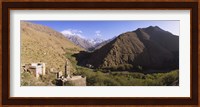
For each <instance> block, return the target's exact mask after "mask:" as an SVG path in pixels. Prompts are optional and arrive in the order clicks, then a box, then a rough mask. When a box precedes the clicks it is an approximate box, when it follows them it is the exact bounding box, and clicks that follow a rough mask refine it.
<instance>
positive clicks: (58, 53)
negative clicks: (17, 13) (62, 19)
mask: <svg viewBox="0 0 200 107" xmlns="http://www.w3.org/2000/svg"><path fill="white" fill-rule="evenodd" d="M80 50H82V49H81V48H79V47H78V46H76V45H74V44H73V43H72V42H70V41H69V40H68V39H66V38H65V37H64V36H63V35H62V34H61V33H59V32H56V31H54V30H52V29H50V28H48V27H45V26H41V25H37V24H32V23H29V22H21V64H25V63H33V62H39V61H42V62H44V63H46V66H47V67H48V68H55V69H57V70H61V71H64V64H65V60H66V57H65V53H66V51H67V52H68V53H77V52H79V51H80ZM71 68H72V67H71ZM72 70H73V68H72Z"/></svg>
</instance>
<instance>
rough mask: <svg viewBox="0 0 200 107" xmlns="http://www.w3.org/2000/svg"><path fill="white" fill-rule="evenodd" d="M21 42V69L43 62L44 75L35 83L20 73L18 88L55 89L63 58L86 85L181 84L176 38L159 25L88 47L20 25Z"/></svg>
mask: <svg viewBox="0 0 200 107" xmlns="http://www.w3.org/2000/svg"><path fill="white" fill-rule="evenodd" d="M21 41H22V42H21V66H22V65H24V64H27V63H33V62H44V63H45V64H46V72H47V74H46V75H45V76H40V77H39V78H35V77H34V75H33V74H31V73H28V72H24V71H23V69H21V85H22V86H55V85H56V74H57V73H58V72H62V73H64V71H65V70H66V69H65V65H64V64H65V61H66V59H67V60H68V61H69V70H70V73H71V75H72V76H82V77H86V86H178V85H179V37H178V36H177V35H173V34H172V33H170V32H168V31H165V30H163V29H161V28H159V27H158V26H149V27H146V28H138V29H136V30H134V31H127V32H125V33H121V34H119V35H118V36H116V37H113V38H111V39H108V40H104V41H103V40H100V41H101V42H96V43H91V42H88V41H87V40H85V39H83V38H80V37H78V36H67V37H66V35H64V34H62V33H59V32H57V31H55V30H53V29H51V28H49V27H47V26H43V25H39V24H34V23H30V22H24V21H22V22H21ZM66 85H69V86H73V85H74V84H66Z"/></svg>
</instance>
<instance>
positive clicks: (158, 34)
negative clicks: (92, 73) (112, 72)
mask: <svg viewBox="0 0 200 107" xmlns="http://www.w3.org/2000/svg"><path fill="white" fill-rule="evenodd" d="M81 54H82V55H81ZM77 57H78V58H77V59H78V60H79V64H80V65H83V66H86V65H88V64H90V65H92V66H93V67H94V68H107V69H121V70H124V69H136V68H141V67H142V68H144V69H170V68H172V69H173V68H177V67H178V65H179V37H178V36H176V35H173V34H172V33H170V32H168V31H165V30H162V29H161V28H159V27H158V26H149V27H147V28H138V29H137V30H135V31H132V32H126V33H123V34H120V35H119V36H118V37H117V38H115V39H114V40H112V41H110V42H109V43H107V44H106V45H104V46H103V47H101V48H100V49H97V50H95V51H94V52H92V53H83V52H82V53H80V54H79V55H78V56H77Z"/></svg>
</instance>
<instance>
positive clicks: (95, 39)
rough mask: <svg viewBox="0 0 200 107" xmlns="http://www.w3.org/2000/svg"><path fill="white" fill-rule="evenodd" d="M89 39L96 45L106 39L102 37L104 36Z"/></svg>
mask: <svg viewBox="0 0 200 107" xmlns="http://www.w3.org/2000/svg"><path fill="white" fill-rule="evenodd" d="M88 41H89V42H90V43H91V44H93V45H94V47H95V45H97V44H100V43H102V42H104V41H105V40H104V39H102V38H99V37H97V38H94V39H88Z"/></svg>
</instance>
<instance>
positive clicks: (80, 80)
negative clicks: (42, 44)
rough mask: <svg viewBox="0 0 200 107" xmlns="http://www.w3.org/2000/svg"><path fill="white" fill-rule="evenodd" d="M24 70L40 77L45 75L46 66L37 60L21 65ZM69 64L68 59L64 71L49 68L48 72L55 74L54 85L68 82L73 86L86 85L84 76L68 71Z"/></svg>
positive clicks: (65, 84) (64, 84) (62, 84)
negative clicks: (36, 61)
mask: <svg viewBox="0 0 200 107" xmlns="http://www.w3.org/2000/svg"><path fill="white" fill-rule="evenodd" d="M22 67H23V70H24V72H27V73H30V74H33V75H34V76H35V78H36V79H38V78H40V77H45V76H46V75H47V74H46V72H47V70H46V66H45V63H44V62H38V63H30V64H25V65H23V66H22ZM69 68H70V66H69V63H68V60H66V62H65V71H64V73H63V71H57V70H54V69H51V70H50V71H48V72H51V73H53V74H55V78H52V79H55V81H56V82H55V85H56V86H67V85H69V84H71V85H73V86H86V77H84V76H81V75H73V74H72V73H71V72H70V69H69Z"/></svg>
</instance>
